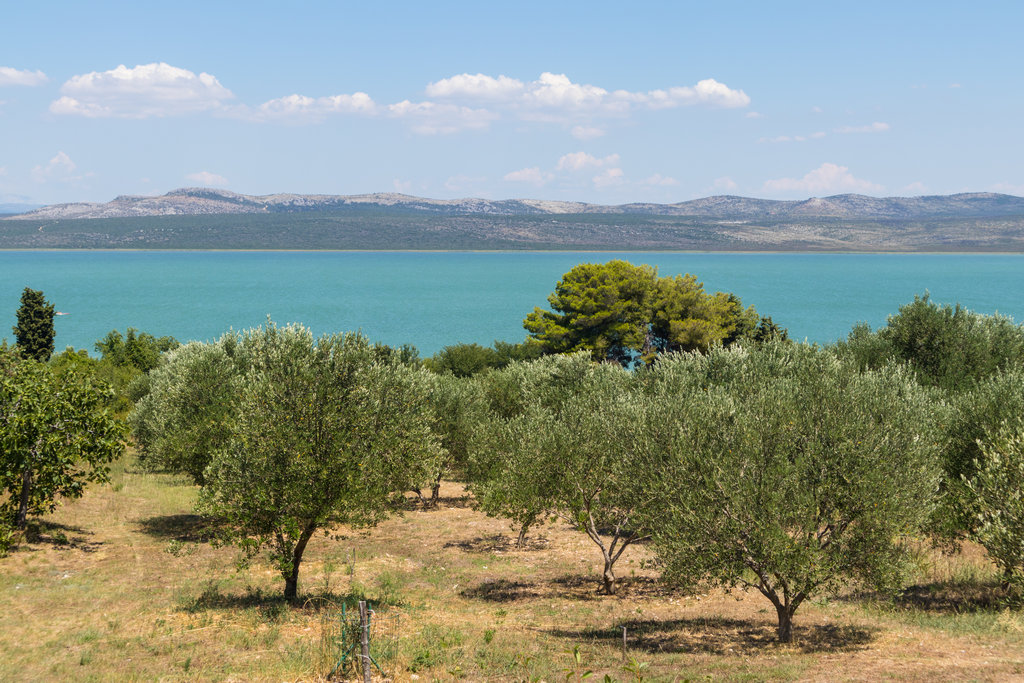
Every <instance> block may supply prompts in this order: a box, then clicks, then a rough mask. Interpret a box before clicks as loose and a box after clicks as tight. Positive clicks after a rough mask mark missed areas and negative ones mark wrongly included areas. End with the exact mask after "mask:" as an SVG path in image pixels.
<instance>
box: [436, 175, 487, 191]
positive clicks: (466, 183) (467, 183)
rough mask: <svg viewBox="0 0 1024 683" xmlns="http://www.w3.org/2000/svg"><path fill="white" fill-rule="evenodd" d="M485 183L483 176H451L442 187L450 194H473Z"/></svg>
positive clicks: (485, 179)
mask: <svg viewBox="0 0 1024 683" xmlns="http://www.w3.org/2000/svg"><path fill="white" fill-rule="evenodd" d="M486 182H487V178H486V177H485V176H468V175H453V176H451V177H449V178H448V179H447V180H445V181H444V187H445V189H446V190H448V191H450V192H475V191H476V188H479V187H480V186H481V184H483V183H486Z"/></svg>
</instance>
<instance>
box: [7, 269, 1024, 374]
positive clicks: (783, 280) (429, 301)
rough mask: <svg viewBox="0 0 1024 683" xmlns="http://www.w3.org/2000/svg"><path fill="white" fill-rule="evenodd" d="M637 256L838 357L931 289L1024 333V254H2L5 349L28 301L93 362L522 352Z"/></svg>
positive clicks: (60, 341) (60, 338)
mask: <svg viewBox="0 0 1024 683" xmlns="http://www.w3.org/2000/svg"><path fill="white" fill-rule="evenodd" d="M612 258H624V259H627V260H629V261H631V262H632V263H636V264H639V263H649V264H651V265H657V266H658V268H659V272H660V273H661V274H662V275H674V274H676V273H693V274H695V275H697V277H698V278H699V279H700V280H701V281H703V282H704V284H705V287H706V288H707V289H708V290H711V291H713V290H724V291H731V292H735V293H736V294H738V295H739V296H740V297H742V298H743V301H744V303H745V304H754V305H755V306H756V307H757V309H758V311H759V312H760V313H761V314H762V315H770V316H772V318H773V319H774V320H775V321H776V322H777V323H779V324H781V325H783V326H785V327H787V328H788V329H789V331H790V334H791V335H792V336H793V337H795V338H798V339H804V338H806V339H808V340H810V341H814V342H821V343H827V342H831V341H835V340H836V339H839V338H842V337H845V336H846V334H847V333H848V332H849V331H850V328H851V327H852V326H853V325H854V324H855V323H857V322H860V321H863V322H867V323H869V324H870V325H871V326H872V327H877V326H879V325H882V324H884V323H885V319H886V317H887V316H888V315H890V314H892V313H895V312H896V310H897V308H898V307H899V306H900V305H901V304H903V303H906V302H908V301H910V300H912V299H913V297H914V294H919V293H923V292H925V290H928V291H930V292H931V295H932V298H933V300H935V301H939V302H943V303H956V302H960V303H961V304H963V305H965V306H966V307H968V308H970V309H972V310H976V311H979V312H983V313H995V312H1000V313H1003V314H1006V315H1010V316H1013V317H1014V318H1015V319H1016V320H1018V321H1022V320H1024V256H1022V255H949V254H942V255H935V254H912V255H905V254H899V255H896V254H735V253H728V254H726V253H651V252H644V253H616V254H611V253H599V254H598V253H567V252H544V253H534V252H525V253H524V252H515V253H475V252H445V253H421V252H163V251H159V252H153V251H150V252H145V251H138V252H123V251H118V252H114V251H66V252H35V251H18V252H15V251H0V337H3V336H6V337H7V339H8V340H9V341H13V334H12V333H11V331H10V329H11V327H12V326H13V325H14V322H15V311H16V310H17V308H18V301H19V298H20V296H21V291H22V289H23V288H24V287H26V286H27V287H32V288H33V289H41V290H43V292H45V294H46V297H47V299H48V300H49V301H51V302H53V303H54V304H55V305H56V308H57V310H58V311H63V312H66V313H67V314H68V315H64V316H59V317H57V318H56V328H57V340H56V346H57V349H58V350H60V349H63V348H64V347H65V346H68V345H70V346H74V347H76V348H86V349H89V350H90V351H92V348H93V344H94V343H95V342H96V340H97V339H99V338H101V337H103V336H104V335H105V334H106V333H107V332H109V331H110V330H112V329H115V328H116V329H119V330H122V331H123V330H124V329H125V328H127V327H128V326H132V327H136V328H138V329H140V330H144V331H146V332H150V333H152V334H154V335H157V336H160V335H172V336H174V337H177V338H178V339H180V340H189V339H199V340H209V339H214V338H216V337H218V336H220V335H221V334H222V333H223V332H225V331H226V330H228V329H229V328H234V329H236V330H239V329H245V328H248V327H253V326H256V325H260V324H262V323H263V322H264V321H265V320H266V318H267V316H268V315H269V316H271V317H272V318H273V319H274V320H275V321H276V322H278V323H286V322H292V321H297V322H302V323H304V324H305V325H307V326H309V327H311V328H312V329H313V331H314V332H316V333H317V334H320V333H324V332H336V331H342V330H356V329H361V330H362V331H363V332H364V333H365V334H366V335H368V336H369V337H370V338H372V339H374V340H379V341H383V342H386V343H388V344H402V343H411V344H415V345H416V346H417V347H419V349H420V351H421V352H422V353H423V354H424V355H429V354H432V353H433V352H435V351H437V350H438V349H439V348H441V347H442V346H445V345H447V344H452V343H455V342H478V343H481V344H490V343H491V342H492V341H494V340H495V339H503V340H507V341H519V340H521V339H523V337H524V336H525V332H524V331H523V329H522V319H523V317H524V316H525V315H526V314H527V313H529V312H530V311H531V310H533V307H534V306H546V305H547V304H546V297H547V295H548V294H550V293H551V291H552V290H553V289H554V285H555V283H556V282H557V281H558V279H559V278H560V277H561V275H562V274H563V273H565V272H566V271H567V270H569V269H570V268H572V267H573V266H574V265H576V264H578V263H584V262H604V261H607V260H609V259H612Z"/></svg>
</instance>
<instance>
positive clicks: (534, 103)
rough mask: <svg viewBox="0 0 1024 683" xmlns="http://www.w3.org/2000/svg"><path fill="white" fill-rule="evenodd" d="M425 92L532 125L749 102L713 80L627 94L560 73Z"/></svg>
mask: <svg viewBox="0 0 1024 683" xmlns="http://www.w3.org/2000/svg"><path fill="white" fill-rule="evenodd" d="M426 93H427V95H428V96H429V97H433V98H437V99H443V100H446V101H452V102H457V101H464V102H467V103H472V102H488V103H490V104H491V105H492V106H500V107H504V108H507V109H509V110H510V111H515V112H516V113H517V114H518V115H519V116H520V118H523V119H525V120H532V121H538V120H539V121H546V120H555V121H561V120H564V119H565V118H567V117H569V116H598V115H605V116H607V115H613V116H614V115H624V114H626V113H628V112H629V111H631V110H633V109H636V108H646V109H666V108H672V107H680V106H690V105H697V104H704V105H708V106H713V107H725V108H731V107H745V106H747V105H749V104H750V98H749V97H748V96H747V94H746V93H744V92H743V91H742V90H734V89H732V88H730V87H729V86H727V85H725V84H724V83H719V82H718V81H716V80H715V79H713V78H706V79H704V80H702V81H698V82H697V84H696V85H693V86H676V87H671V88H665V89H658V90H649V91H646V92H632V91H629V90H614V91H609V90H607V89H605V88H602V87H600V86H597V85H591V84H587V83H574V82H573V81H572V80H571V79H570V78H569V77H568V76H566V75H565V74H555V73H551V72H547V71H545V72H544V73H542V74H541V75H540V77H539V78H537V80H535V81H530V82H528V83H524V82H523V81H520V80H518V79H515V78H509V77H507V76H498V77H497V78H494V77H492V76H488V75H486V74H479V73H478V74H459V75H456V76H451V77H450V78H445V79H442V80H440V81H436V82H434V83H430V84H428V85H427V88H426ZM578 128H580V130H581V132H583V133H584V134H586V133H587V132H589V131H588V128H587V127H584V126H578ZM574 130H575V129H574Z"/></svg>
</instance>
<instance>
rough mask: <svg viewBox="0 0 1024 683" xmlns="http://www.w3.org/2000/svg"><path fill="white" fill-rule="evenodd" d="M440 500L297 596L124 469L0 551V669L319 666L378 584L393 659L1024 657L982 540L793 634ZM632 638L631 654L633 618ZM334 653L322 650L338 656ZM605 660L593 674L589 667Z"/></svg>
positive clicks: (1010, 664) (160, 485)
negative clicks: (886, 596)
mask: <svg viewBox="0 0 1024 683" xmlns="http://www.w3.org/2000/svg"><path fill="white" fill-rule="evenodd" d="M442 493H443V495H445V496H447V497H446V498H445V499H444V500H443V501H442V504H441V505H440V506H439V508H438V509H436V510H422V509H419V508H417V507H415V506H410V510H408V511H407V512H406V513H405V514H404V515H403V516H400V517H396V518H394V519H392V520H390V521H388V522H387V523H385V524H382V525H381V526H380V527H378V528H376V529H373V530H370V531H367V532H351V531H346V530H338V531H339V532H341V534H342V537H341V538H327V537H326V536H323V535H321V536H318V537H317V538H316V539H315V540H314V541H313V542H312V543H311V544H310V546H309V550H308V551H307V560H306V562H305V563H304V565H303V568H302V584H301V585H300V591H301V592H302V593H303V595H304V596H305V597H306V598H308V602H307V604H306V605H305V606H304V607H292V606H290V605H288V604H286V603H284V602H283V601H282V600H281V599H280V597H279V596H280V593H281V590H282V588H283V582H282V581H281V580H280V578H279V576H278V575H276V574H275V573H274V572H273V571H272V570H271V569H269V568H268V567H267V566H265V565H262V564H254V565H252V566H251V567H249V568H247V569H243V570H241V571H236V568H235V560H236V555H235V553H234V552H233V551H231V550H229V549H218V548H213V547H211V546H210V545H209V543H208V542H207V537H208V532H209V528H208V526H207V524H208V523H207V521H206V520H203V519H201V518H199V517H196V516H195V515H193V514H191V505H192V501H193V500H194V497H195V488H194V487H192V486H189V485H187V484H186V482H184V481H183V480H181V479H178V478H174V477H168V476H165V475H154V474H148V473H143V472H137V471H135V470H133V469H132V467H131V466H130V465H129V466H127V468H125V467H124V466H123V465H122V467H121V469H119V470H118V471H116V472H115V477H114V481H113V485H111V486H106V487H102V488H94V489H92V490H91V491H90V492H89V493H88V494H87V495H86V496H85V498H83V499H82V500H80V501H76V502H73V503H70V504H68V505H65V506H63V507H62V508H60V510H59V511H58V512H57V513H56V514H54V515H52V516H50V517H48V518H46V519H45V520H43V521H42V522H41V523H39V524H38V525H37V530H36V535H35V537H34V538H33V539H32V540H31V542H29V543H26V544H24V545H23V546H22V547H21V548H19V549H18V550H16V551H15V552H13V553H12V554H10V555H9V556H8V557H6V558H3V559H0V615H2V616H0V654H2V655H3V661H4V664H3V670H2V674H0V678H3V679H5V680H16V681H18V680H20V681H39V680H60V681H64V680H86V681H87V680H97V681H100V680H102V681H111V680H113V681H117V680H125V681H133V680H139V681H150V680H163V681H177V680H226V681H250V680H268V681H269V680H275V681H281V680H318V679H322V677H323V675H324V674H325V673H326V672H327V671H328V670H329V669H330V668H331V665H333V656H332V655H330V653H326V652H323V651H322V649H321V645H320V643H321V640H320V636H321V631H322V629H323V627H324V625H325V623H332V622H330V620H333V619H335V618H336V616H337V614H336V612H335V611H334V610H332V609H324V607H325V606H330V605H338V604H340V603H341V602H343V601H345V600H351V599H358V597H361V596H366V597H368V598H370V599H371V601H373V603H374V605H375V606H376V607H377V608H378V609H379V613H380V614H381V615H392V616H393V617H394V618H395V619H397V625H398V636H397V637H396V639H395V640H393V641H389V643H390V645H391V646H392V647H391V650H390V651H388V652H385V653H384V655H385V656H384V657H383V659H382V661H381V665H382V667H383V668H384V669H385V671H386V672H387V673H388V674H389V677H390V678H392V679H393V680H400V681H406V680H421V681H428V680H451V679H455V678H463V679H465V680H509V681H522V680H532V681H539V680H546V681H555V680H565V679H566V677H567V674H568V675H569V679H570V680H572V673H573V670H574V669H576V668H577V665H576V664H575V659H574V658H573V656H572V655H571V654H570V653H571V652H572V650H573V648H574V647H576V646H578V647H579V658H580V664H579V673H582V672H583V671H585V670H593V671H594V672H595V673H596V674H597V675H596V680H602V677H603V676H604V675H605V674H608V675H609V676H611V677H612V678H613V679H615V680H621V681H628V680H638V679H639V678H640V677H643V680H659V681H661V680H664V681H675V680H686V679H690V680H720V679H721V680H878V679H898V680H921V681H925V680H928V681H931V680H1012V679H1018V680H1019V679H1020V678H1021V677H1024V616H1022V615H1021V613H1020V612H1017V611H1010V610H1007V609H1005V608H1002V607H1001V606H1000V604H999V603H998V600H993V596H994V595H995V596H997V597H998V588H997V587H996V585H995V584H994V576H993V573H992V569H991V567H989V566H988V564H987V563H986V562H985V560H984V557H983V556H982V555H981V554H979V553H978V552H977V551H976V550H975V549H971V550H970V552H969V553H968V554H966V555H962V556H958V557H953V558H945V557H942V556H939V555H937V554H935V553H932V552H931V551H929V550H928V549H927V548H926V547H922V549H921V556H922V563H921V564H922V568H921V572H920V576H919V577H918V579H917V581H918V584H917V585H915V586H912V587H910V588H909V589H908V591H907V592H906V594H905V595H904V596H903V597H902V598H900V599H898V600H895V601H880V600H875V599H873V598H871V597H870V596H858V595H853V594H851V595H847V596H843V597H840V598H835V599H831V600H820V601H816V602H814V603H812V604H808V605H806V606H805V607H802V608H801V610H800V612H799V613H798V614H797V620H796V642H795V643H794V644H792V645H788V646H782V645H779V644H777V643H776V642H775V640H774V635H775V634H774V626H775V624H774V613H773V611H771V610H770V605H769V604H768V603H767V602H766V601H765V600H764V599H763V598H762V597H761V596H759V595H751V594H743V593H738V594H726V593H723V592H718V591H716V592H712V593H708V594H701V595H680V594H675V593H672V592H670V591H668V590H666V589H665V588H664V587H663V586H661V585H660V584H659V583H658V582H657V581H656V580H655V577H654V575H653V574H652V573H650V572H649V571H647V570H645V569H643V568H642V566H643V560H644V559H645V557H646V555H645V552H646V551H645V549H644V548H642V547H638V548H632V549H630V550H628V551H627V553H626V555H625V556H624V557H623V559H622V560H621V561H620V567H619V568H620V575H621V576H623V578H624V585H623V586H622V590H621V592H620V594H619V595H617V596H615V597H606V596H601V595H598V592H597V591H598V588H599V585H600V581H599V571H598V569H599V567H598V553H597V551H596V549H595V548H594V547H593V546H592V545H591V543H590V541H588V540H587V539H586V537H585V536H583V535H582V534H577V533H575V532H573V531H571V530H569V529H567V528H564V527H562V526H560V525H549V526H546V527H543V528H541V529H539V530H538V531H537V533H536V534H535V535H533V536H532V537H531V538H530V543H529V544H528V547H527V548H526V549H523V550H516V549H514V548H513V547H512V545H511V540H512V538H513V534H512V531H511V529H510V528H509V527H508V525H507V524H506V523H504V522H502V521H500V520H493V519H488V518H487V517H484V516H483V515H481V514H479V513H477V512H475V511H474V510H472V509H471V508H470V507H469V506H468V505H467V504H466V502H465V500H464V499H462V498H461V497H460V496H461V493H462V490H461V488H460V487H459V486H458V485H455V484H447V485H446V486H445V487H444V489H443V490H442ZM623 627H625V628H626V634H627V646H628V652H627V660H626V662H625V664H624V662H623V658H622V629H623ZM329 660H330V661H329ZM590 680H595V679H590Z"/></svg>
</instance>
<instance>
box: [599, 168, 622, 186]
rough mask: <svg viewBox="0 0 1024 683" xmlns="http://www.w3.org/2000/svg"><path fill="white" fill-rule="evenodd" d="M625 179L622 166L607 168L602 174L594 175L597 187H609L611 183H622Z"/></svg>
mask: <svg viewBox="0 0 1024 683" xmlns="http://www.w3.org/2000/svg"><path fill="white" fill-rule="evenodd" d="M624 181H625V178H624V177H623V173H622V169H621V168H609V169H605V170H604V172H602V173H601V174H600V175H596V176H594V186H595V187H608V186H609V185H621V184H622V183H623V182H624Z"/></svg>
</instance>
